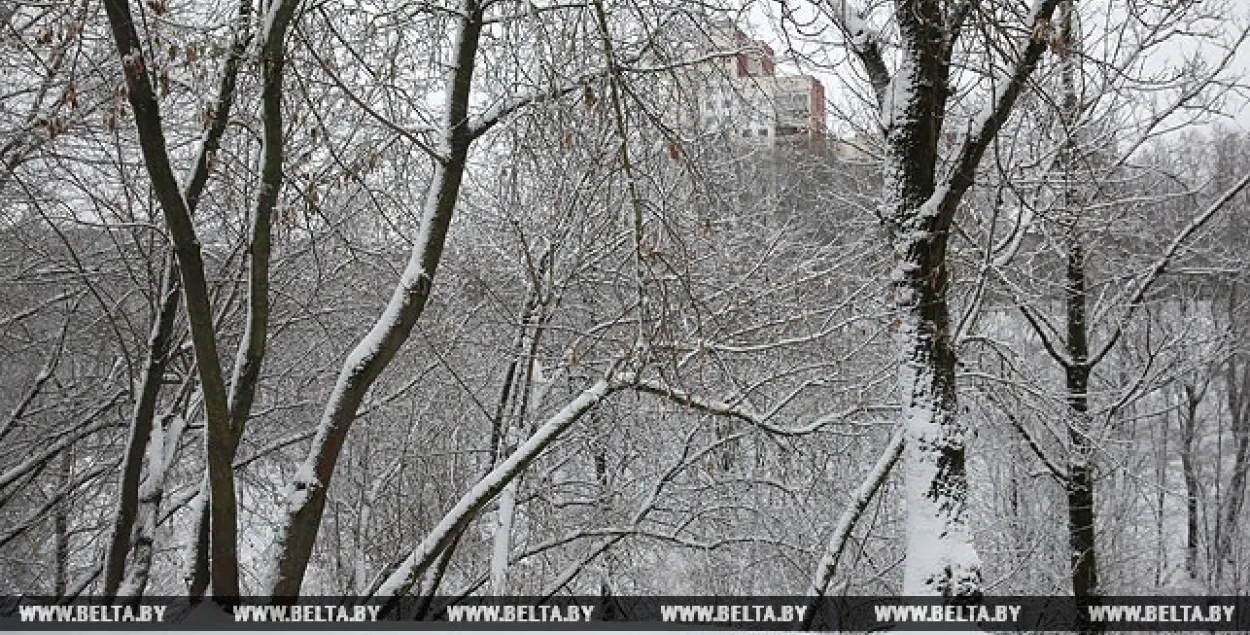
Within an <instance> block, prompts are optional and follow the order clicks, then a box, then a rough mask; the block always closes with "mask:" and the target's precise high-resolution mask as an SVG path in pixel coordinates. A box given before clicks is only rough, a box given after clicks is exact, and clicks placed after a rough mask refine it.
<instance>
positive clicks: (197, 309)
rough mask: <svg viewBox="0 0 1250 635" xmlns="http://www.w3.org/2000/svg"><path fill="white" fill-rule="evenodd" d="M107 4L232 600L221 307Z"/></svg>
mask: <svg viewBox="0 0 1250 635" xmlns="http://www.w3.org/2000/svg"><path fill="white" fill-rule="evenodd" d="M104 8H105V12H106V13H107V14H108V20H109V25H110V27H111V30H112V35H113V40H114V42H115V44H116V47H117V53H118V55H119V56H120V58H121V62H122V69H123V71H124V73H125V77H126V88H127V91H126V92H127V97H128V98H129V101H130V106H131V109H132V110H133V111H134V117H135V127H136V129H137V130H138V132H139V145H140V148H141V149H142V152H143V161H144V165H145V166H146V168H147V172H148V176H149V178H150V179H151V182H152V188H153V190H154V192H155V194H156V198H157V200H158V201H159V202H160V206H161V211H162V213H163V214H164V217H165V224H166V226H167V227H168V229H169V234H170V237H171V239H172V240H173V244H174V252H175V253H176V254H177V257H178V266H179V270H180V272H181V276H182V287H183V289H184V298H185V303H186V311H187V318H188V321H189V322H190V325H191V341H192V345H193V347H194V350H195V363H196V370H197V371H198V372H199V375H200V385H201V387H202V391H203V395H204V412H205V429H206V433H205V436H206V444H205V445H206V447H207V463H208V472H209V488H210V500H211V506H212V522H211V547H210V548H211V551H212V556H211V558H212V560H211V575H212V584H213V593H214V595H215V596H216V597H218V598H220V599H222V600H224V601H230V600H232V599H234V598H237V597H238V595H239V562H238V552H237V544H236V538H237V531H238V528H237V524H236V517H235V507H236V504H235V491H234V471H233V469H232V467H231V461H230V456H229V455H230V452H229V450H230V419H229V411H228V407H227V398H226V388H225V380H224V378H223V377H222V372H221V362H220V358H219V357H218V354H217V342H216V336H215V334H214V332H213V312H212V306H211V303H210V296H209V292H208V282H207V280H206V279H205V276H204V260H203V257H202V255H201V253H200V243H199V239H198V237H197V236H196V232H195V226H194V224H193V223H192V220H191V212H190V209H189V207H188V204H187V200H186V198H184V195H183V192H182V189H181V188H180V187H179V185H178V180H177V178H176V177H175V176H174V173H173V168H172V167H171V165H170V161H169V153H168V150H167V147H166V143H165V133H164V130H163V128H162V120H161V114H160V106H159V103H158V101H157V99H156V94H155V92H154V90H153V85H152V80H151V78H150V77H149V76H148V68H147V61H146V59H147V58H146V56H145V54H144V52H143V45H142V40H141V39H140V37H139V33H138V31H137V30H136V28H135V24H134V19H133V17H132V16H131V13H130V6H129V3H128V2H125V1H124V0H105V3H104Z"/></svg>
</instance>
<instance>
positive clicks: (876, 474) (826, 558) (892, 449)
mask: <svg viewBox="0 0 1250 635" xmlns="http://www.w3.org/2000/svg"><path fill="white" fill-rule="evenodd" d="M903 439H904V430H903V429H901V428H900V429H899V430H898V431H897V432H895V433H894V436H892V437H890V443H889V444H888V445H886V447H885V451H884V452H882V453H881V458H879V459H877V462H876V464H874V465H873V467H872V470H871V471H869V472H868V474H867V476H865V477H864V481H863V482H862V483H860V484H859V487H858V488H856V489H855V492H854V493H852V494H851V500H850V502H849V503H848V504H847V506H846V508H845V509H843V510H842V514H841V515H840V516H838V523H837V525H835V526H834V529H833V534H832V535H830V536H829V544H828V545H827V546H826V547H825V553H824V555H823V556H821V558H820V564H818V565H816V575H815V576H814V577H813V578H812V584H811V586H810V587H808V590H807V595H808V596H809V597H810V598H811V599H810V600H809V604H808V606H809V607H810V608H811V610H809V611H808V615H815V613H816V611H815V605H816V604H817V603H818V602H819V600H820V598H821V597H823V596H824V595H825V592H826V591H827V590H828V589H829V582H830V581H831V580H833V573H834V570H835V569H836V568H837V566H838V560H840V559H841V558H842V552H843V550H845V549H846V541H847V540H848V539H850V537H851V530H852V529H854V528H855V523H856V522H857V521H858V520H859V517H860V516H861V515H862V514H863V513H864V510H865V509H867V508H868V503H869V502H871V501H872V497H873V496H874V495H875V494H876V493H877V490H879V489H881V484H882V483H884V482H885V477H886V476H888V475H889V473H890V469H891V468H893V467H894V464H895V463H897V462H898V458H899V457H900V456H902V455H903Z"/></svg>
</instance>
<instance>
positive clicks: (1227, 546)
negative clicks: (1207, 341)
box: [1214, 287, 1250, 592]
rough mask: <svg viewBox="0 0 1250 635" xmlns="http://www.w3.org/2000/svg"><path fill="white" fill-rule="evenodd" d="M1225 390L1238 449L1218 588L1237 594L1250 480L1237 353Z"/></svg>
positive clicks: (1249, 430)
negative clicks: (1233, 577) (1234, 577)
mask: <svg viewBox="0 0 1250 635" xmlns="http://www.w3.org/2000/svg"><path fill="white" fill-rule="evenodd" d="M1236 297H1237V295H1236V288H1235V287H1234V289H1233V291H1231V292H1230V295H1229V309H1230V317H1231V313H1232V312H1233V309H1234V307H1235V306H1236ZM1225 391H1226V392H1227V395H1228V412H1229V417H1230V419H1231V425H1230V427H1231V429H1232V433H1233V443H1234V444H1235V449H1234V457H1233V468H1232V470H1233V471H1232V475H1231V476H1230V478H1229V481H1228V491H1227V493H1226V497H1227V498H1225V499H1224V505H1223V510H1221V511H1222V513H1223V517H1222V518H1220V519H1219V520H1218V521H1217V527H1216V529H1217V530H1216V537H1215V563H1214V564H1215V572H1214V583H1215V584H1214V586H1215V589H1216V590H1218V591H1219V592H1235V591H1237V590H1238V589H1237V588H1235V587H1231V588H1230V587H1229V586H1228V580H1227V577H1228V573H1229V571H1230V570H1231V569H1234V568H1235V566H1236V564H1237V562H1236V560H1235V558H1234V557H1233V552H1234V550H1233V542H1234V541H1235V540H1236V537H1237V535H1238V533H1239V531H1240V529H1241V524H1242V523H1243V522H1244V519H1243V513H1242V509H1243V507H1244V505H1245V497H1246V477H1247V475H1248V472H1250V372H1248V371H1247V364H1246V363H1245V361H1244V356H1243V355H1242V354H1240V353H1236V352H1235V353H1234V354H1233V355H1231V356H1230V357H1229V360H1228V369H1227V371H1226V372H1225Z"/></svg>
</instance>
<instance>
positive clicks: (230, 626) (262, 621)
mask: <svg viewBox="0 0 1250 635" xmlns="http://www.w3.org/2000/svg"><path fill="white" fill-rule="evenodd" d="M688 627H699V628H733V629H743V630H774V631H777V630H813V631H894V630H899V631H952V630H988V631H996V632H1019V631H1073V630H1082V631H1091V630H1093V631H1106V632H1118V631H1169V632H1177V631H1250V597H1237V596H1232V597H1219V596H1172V597H1160V596H1150V597H1144V596H1118V597H1100V598H1097V599H1092V598H1089V599H1087V598H1081V599H1078V598H1072V597H1038V596H995V597H984V598H981V599H980V600H978V601H977V602H975V603H970V604H960V605H955V604H943V603H942V602H941V601H940V600H935V599H929V598H906V597H845V596H843V597H829V598H821V599H819V600H813V599H812V598H809V597H804V596H793V597H775V596H774V597H751V596H743V597H719V596H718V597H703V596H669V597H607V598H604V597H595V596H589V597H570V596H566V597H557V598H546V599H543V598H536V597H471V598H450V597H435V598H401V599H398V600H395V601H393V602H389V603H385V602H374V601H363V602H362V601H356V600H352V599H345V598H337V597H335V598H327V597H304V598H299V599H298V600H273V599H271V598H240V599H239V600H237V601H235V602H230V603H221V602H215V601H212V600H205V601H201V602H192V601H190V600H188V599H187V598H178V597H145V598H141V599H137V600H127V599H116V600H114V601H112V602H107V603H106V602H104V601H103V600H100V599H94V598H80V599H78V600H75V601H73V602H70V603H59V602H58V601H57V600H56V599H55V598H48V597H0V631H12V630H72V631H89V630H117V629H126V630H142V629H158V630H210V629H211V630H265V629H275V630H288V629H300V630H422V629H439V630H445V629H448V628H464V629H466V630H517V629H527V630H533V629H542V630H555V629H560V630H567V629H573V630H620V629H623V628H630V629H637V630H671V629H680V628H688Z"/></svg>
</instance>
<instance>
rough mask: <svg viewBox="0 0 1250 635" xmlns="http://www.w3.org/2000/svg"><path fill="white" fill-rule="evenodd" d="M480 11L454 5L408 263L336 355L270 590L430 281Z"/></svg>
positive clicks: (469, 137)
mask: <svg viewBox="0 0 1250 635" xmlns="http://www.w3.org/2000/svg"><path fill="white" fill-rule="evenodd" d="M482 12H483V8H482V6H481V4H480V3H479V2H478V1H477V0H465V1H464V2H463V3H462V4H461V10H460V12H459V17H458V18H457V19H458V20H459V29H458V31H459V33H458V38H457V40H456V51H455V54H454V60H453V63H452V77H451V81H450V86H449V90H448V91H447V110H446V113H445V117H444V119H443V125H444V130H443V138H442V143H441V144H440V148H439V149H440V151H441V152H442V156H441V157H440V158H439V159H438V160H436V162H435V166H434V174H433V176H432V177H431V182H430V186H429V189H428V190H427V192H426V197H425V201H424V209H423V211H422V214H421V225H420V232H419V234H418V236H417V240H416V243H415V244H414V245H413V247H412V253H411V256H410V257H409V260H408V265H407V267H406V268H405V270H404V273H403V275H402V277H401V279H400V282H399V284H398V285H397V286H396V288H395V291H394V294H393V295H392V296H391V300H390V303H389V304H388V305H387V307H386V310H385V311H384V312H383V313H382V316H381V317H379V318H378V320H377V322H375V323H374V325H373V327H372V328H371V329H370V330H369V332H368V334H366V335H365V337H364V338H363V339H362V340H361V341H360V342H359V343H358V344H357V345H356V347H355V348H354V349H353V350H352V351H351V353H350V354H348V356H347V359H346V360H345V361H344V363H343V367H342V369H341V370H340V372H339V376H338V379H337V381H336V382H335V385H334V390H333V392H332V393H331V396H330V399H329V401H328V402H327V404H326V408H325V411H324V412H323V414H322V417H321V422H320V423H319V424H318V428H317V435H316V437H315V438H314V439H313V443H312V448H311V450H310V451H309V454H308V457H307V458H306V459H305V461H304V463H303V465H302V466H301V468H300V469H299V470H298V471H297V472H296V474H295V476H294V477H293V479H292V481H291V483H290V485H289V486H288V489H287V514H286V516H287V517H286V520H285V522H284V523H283V525H282V527H281V528H280V530H279V531H280V539H279V554H278V559H277V563H276V567H275V568H276V571H275V573H274V575H273V577H272V580H271V581H270V593H271V594H272V595H273V596H274V597H279V598H291V597H296V596H298V595H299V592H300V587H301V586H302V585H303V582H304V573H305V571H306V570H307V568H308V562H309V559H310V558H311V556H312V549H313V544H314V542H315V541H316V538H317V532H318V530H319V529H320V525H321V517H322V514H323V511H324V509H325V502H326V491H327V489H328V488H329V486H330V480H331V478H332V477H333V475H334V468H335V465H336V463H337V462H338V458H339V454H340V452H341V451H342V448H343V442H344V440H345V439H346V438H347V432H348V430H349V429H350V428H351V424H352V421H353V420H355V417H356V409H357V408H358V407H359V406H360V402H361V400H363V399H364V396H365V393H366V392H367V391H368V390H369V387H370V386H372V385H373V382H374V381H375V380H377V378H378V376H379V375H381V373H382V371H383V370H384V369H385V368H386V366H387V365H388V364H390V362H391V360H392V359H393V358H394V357H395V354H396V353H397V352H398V351H399V348H400V346H402V345H403V343H404V342H405V341H406V340H407V339H408V335H409V333H410V332H411V331H412V328H413V326H414V325H415V324H416V322H417V319H418V318H420V317H421V313H422V312H423V311H424V309H425V303H426V300H427V299H428V298H429V295H430V289H431V287H432V286H433V284H434V277H435V274H436V272H437V270H438V264H439V260H440V259H441V258H442V253H443V244H444V241H445V240H446V238H447V230H448V229H449V227H450V226H451V218H452V214H453V212H454V211H455V207H456V200H457V197H458V196H459V193H460V183H461V179H462V178H463V176H464V170H465V166H466V162H467V158H468V151H469V146H470V145H471V144H472V142H473V139H474V135H473V133H474V130H473V128H472V126H471V125H470V122H469V116H468V115H469V101H470V89H471V86H472V79H473V70H474V65H475V64H476V61H477V52H478V39H479V37H480V35H481V32H482V26H483V14H482Z"/></svg>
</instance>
